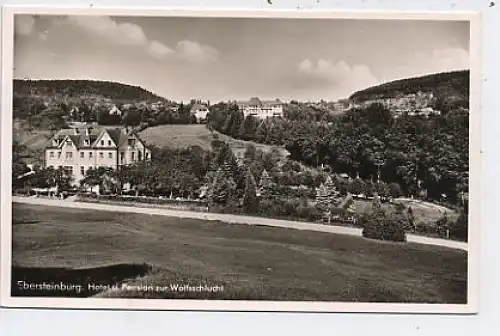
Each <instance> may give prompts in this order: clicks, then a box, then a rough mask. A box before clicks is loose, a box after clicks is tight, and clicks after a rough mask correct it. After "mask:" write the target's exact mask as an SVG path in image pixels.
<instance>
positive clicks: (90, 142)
mask: <svg viewBox="0 0 500 336" xmlns="http://www.w3.org/2000/svg"><path fill="white" fill-rule="evenodd" d="M50 141H51V143H50V145H49V146H48V147H47V148H46V149H45V164H46V166H47V167H54V168H58V167H65V168H67V169H68V170H69V171H70V172H71V174H72V176H73V181H72V183H73V184H75V185H78V184H79V182H80V180H81V179H83V177H84V176H85V172H86V171H87V170H88V169H89V168H98V167H110V168H113V169H116V168H117V167H119V166H123V165H128V164H133V163H137V162H139V161H144V160H150V159H151V150H150V149H148V148H146V145H145V143H144V142H143V141H142V140H141V139H140V138H139V137H138V136H137V134H135V133H133V132H129V131H128V130H127V129H126V128H114V129H106V128H92V127H86V128H73V129H62V130H60V131H59V132H57V133H56V134H55V135H54V137H53V138H52V139H51V140H50Z"/></svg>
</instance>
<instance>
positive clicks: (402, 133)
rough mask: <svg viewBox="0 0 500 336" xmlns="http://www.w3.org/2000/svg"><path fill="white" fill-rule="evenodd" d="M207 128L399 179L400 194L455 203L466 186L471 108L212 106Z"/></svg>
mask: <svg viewBox="0 0 500 336" xmlns="http://www.w3.org/2000/svg"><path fill="white" fill-rule="evenodd" d="M209 123H210V127H213V128H214V129H216V130H218V131H220V132H221V133H224V134H227V135H230V136H232V137H235V138H239V139H245V140H252V141H256V142H260V143H265V144H271V145H281V146H285V147H286V148H287V149H288V151H289V152H290V158H291V159H292V160H296V161H299V162H302V163H304V164H306V165H309V166H317V167H319V166H321V165H324V166H327V167H329V168H330V169H332V170H333V171H335V172H337V173H347V174H349V175H350V176H356V175H359V176H360V177H361V178H363V179H368V180H370V179H372V180H376V179H377V176H378V175H379V174H380V176H381V178H382V179H383V180H384V181H386V182H388V183H391V182H392V183H397V184H399V185H400V186H401V187H402V189H403V190H402V191H403V193H404V194H406V195H416V196H417V195H420V196H423V197H427V198H429V199H436V200H437V199H441V198H442V197H443V194H445V195H446V197H447V200H449V201H452V202H454V201H456V199H457V195H458V194H459V193H460V192H466V191H467V190H468V157H469V153H468V148H469V112H468V110H465V109H455V110H453V111H450V112H449V113H447V114H446V115H442V116H431V117H424V116H422V117H414V116H413V117H410V116H405V115H404V116H401V117H399V118H396V119H395V118H393V117H392V115H391V112H390V111H389V110H387V109H386V108H385V107H384V106H382V105H380V104H372V105H371V106H369V107H367V108H365V109H357V110H352V111H349V112H347V113H345V114H342V115H337V116H335V118H333V119H332V121H330V122H327V121H322V122H311V121H309V120H304V121H302V120H287V119H281V118H280V119H266V120H264V121H258V120H255V119H254V118H253V117H247V118H243V114H242V112H239V111H238V110H237V108H236V107H234V106H230V105H223V104H218V106H217V109H214V110H213V111H212V112H211V113H210V115H209Z"/></svg>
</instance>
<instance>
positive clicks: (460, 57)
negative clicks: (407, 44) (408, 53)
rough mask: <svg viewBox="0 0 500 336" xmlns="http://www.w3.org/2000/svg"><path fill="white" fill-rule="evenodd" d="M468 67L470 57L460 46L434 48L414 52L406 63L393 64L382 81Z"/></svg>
mask: <svg viewBox="0 0 500 336" xmlns="http://www.w3.org/2000/svg"><path fill="white" fill-rule="evenodd" d="M469 68H470V59H469V53H468V52H467V51H466V50H464V49H462V48H442V49H434V50H433V51H431V52H428V53H423V52H417V53H415V55H414V56H413V57H412V58H411V59H410V60H409V62H408V64H405V65H394V66H393V67H392V68H391V69H390V70H391V73H390V74H388V76H387V78H384V81H390V80H394V79H400V78H409V77H418V76H423V75H427V74H431V73H439V72H448V71H455V70H465V69H469Z"/></svg>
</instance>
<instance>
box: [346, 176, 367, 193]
mask: <svg viewBox="0 0 500 336" xmlns="http://www.w3.org/2000/svg"><path fill="white" fill-rule="evenodd" d="M349 192H350V193H351V194H353V195H361V194H365V193H366V183H365V182H364V181H363V180H362V179H361V178H360V177H359V176H358V177H356V178H355V179H354V180H352V182H351V183H350V184H349Z"/></svg>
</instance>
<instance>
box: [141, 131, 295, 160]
mask: <svg viewBox="0 0 500 336" xmlns="http://www.w3.org/2000/svg"><path fill="white" fill-rule="evenodd" d="M214 133H215V134H218V136H219V139H220V140H223V141H225V142H227V143H228V144H229V145H230V146H231V149H232V150H233V152H234V154H235V155H236V156H237V157H241V156H242V155H243V153H244V152H245V149H246V146H247V145H248V144H253V145H254V146H255V147H256V148H258V149H261V150H262V151H265V152H269V151H270V150H271V148H272V146H269V145H263V144H258V143H255V142H250V141H243V140H236V139H233V138H231V137H229V136H227V135H223V134H220V133H218V132H214ZM139 135H140V136H141V138H142V139H144V141H146V143H148V144H152V145H156V146H158V147H164V146H166V147H171V148H186V147H190V146H199V147H201V148H203V149H205V150H210V149H211V143H212V141H213V139H214V138H213V135H212V133H210V131H209V130H208V129H207V128H206V127H205V125H161V126H155V127H149V128H146V129H145V130H143V131H141V132H140V133H139ZM279 150H280V153H281V155H282V156H283V157H286V156H288V151H287V150H286V149H284V148H279Z"/></svg>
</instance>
